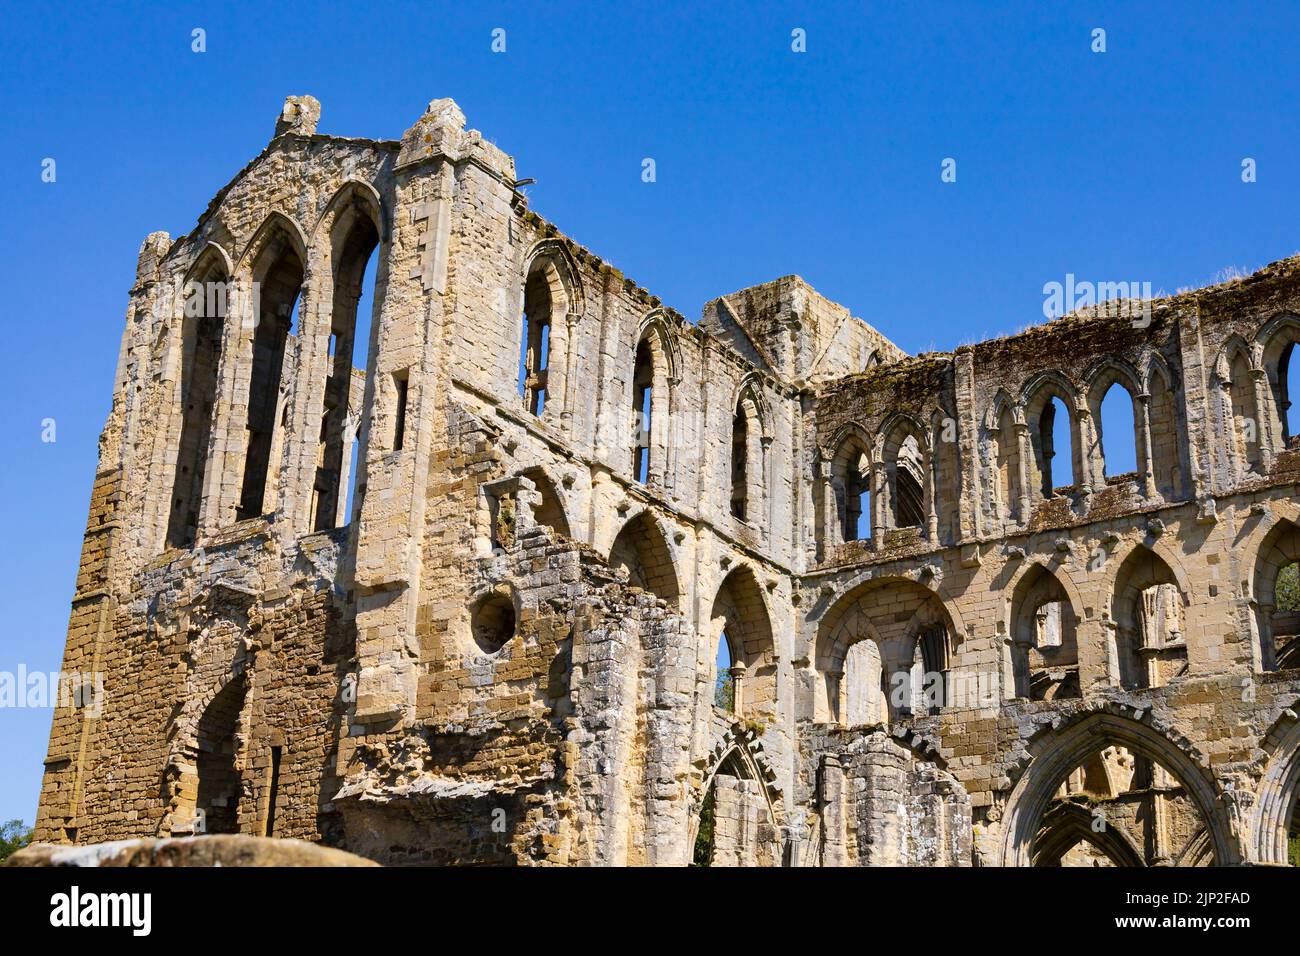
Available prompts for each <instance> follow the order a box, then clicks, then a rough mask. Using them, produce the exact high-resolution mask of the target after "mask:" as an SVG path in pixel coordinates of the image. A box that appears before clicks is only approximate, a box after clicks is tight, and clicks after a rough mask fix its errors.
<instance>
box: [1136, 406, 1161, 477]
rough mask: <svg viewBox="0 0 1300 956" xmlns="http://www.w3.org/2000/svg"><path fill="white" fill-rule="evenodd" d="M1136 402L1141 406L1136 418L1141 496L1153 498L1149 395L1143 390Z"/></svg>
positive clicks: (1153, 466)
mask: <svg viewBox="0 0 1300 956" xmlns="http://www.w3.org/2000/svg"><path fill="white" fill-rule="evenodd" d="M1137 400H1138V404H1139V405H1140V406H1141V407H1142V415H1141V417H1140V418H1139V419H1138V428H1139V429H1140V430H1141V438H1142V440H1141V443H1140V445H1139V449H1140V451H1141V454H1142V461H1141V463H1140V464H1141V467H1142V496H1143V497H1144V498H1154V497H1155V496H1156V477H1155V462H1154V456H1153V454H1152V451H1151V395H1150V393H1148V392H1143V393H1142V394H1141V395H1139V396H1138V397H1137Z"/></svg>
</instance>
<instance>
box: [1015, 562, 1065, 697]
mask: <svg viewBox="0 0 1300 956" xmlns="http://www.w3.org/2000/svg"><path fill="white" fill-rule="evenodd" d="M1077 628H1078V621H1077V619H1076V617H1075V614H1074V608H1073V607H1072V606H1071V604H1070V600H1069V598H1068V597H1067V595H1066V593H1065V588H1064V587H1063V586H1062V585H1061V582H1060V581H1058V580H1057V578H1056V576H1055V575H1053V574H1052V573H1051V572H1050V571H1048V570H1047V569H1046V568H1044V567H1042V566H1041V565H1036V566H1034V568H1033V569H1031V570H1030V571H1029V572H1028V573H1026V575H1025V576H1024V578H1022V579H1021V581H1020V583H1019V584H1018V585H1017V586H1016V590H1015V592H1014V594H1013V596H1012V634H1011V655H1012V683H1013V686H1014V690H1015V696H1016V697H1021V698H1028V699H1029V700H1061V699H1065V698H1070V697H1079V696H1080V686H1079V645H1078V637H1077Z"/></svg>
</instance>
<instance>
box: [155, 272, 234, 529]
mask: <svg viewBox="0 0 1300 956" xmlns="http://www.w3.org/2000/svg"><path fill="white" fill-rule="evenodd" d="M228 284H229V280H228V277H227V276H226V273H225V270H224V269H221V268H220V267H218V266H213V267H211V268H209V269H208V270H207V271H206V272H204V273H201V274H200V276H199V278H197V279H195V280H194V281H193V282H192V283H191V285H190V286H188V287H187V289H186V290H185V318H184V319H183V321H182V324H181V409H182V417H181V437H180V445H179V447H178V449H177V454H176V474H175V478H174V479H173V482H172V496H171V514H170V515H169V516H168V520H167V547H169V548H188V547H190V546H191V545H193V544H194V540H195V537H196V535H197V532H198V525H199V507H200V505H201V503H202V500H203V478H204V475H205V473H206V471H207V463H208V442H209V439H210V438H211V435H212V419H213V412H214V410H215V408H216V398H217V371H218V368H219V367H220V364H221V343H222V338H223V337H224V335H225V324H226V291H227V287H228Z"/></svg>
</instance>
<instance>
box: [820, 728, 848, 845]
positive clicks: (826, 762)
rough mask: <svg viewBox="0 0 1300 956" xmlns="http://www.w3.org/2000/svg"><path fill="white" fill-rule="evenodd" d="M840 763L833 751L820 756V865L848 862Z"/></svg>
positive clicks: (842, 771) (844, 804)
mask: <svg viewBox="0 0 1300 956" xmlns="http://www.w3.org/2000/svg"><path fill="white" fill-rule="evenodd" d="M847 787H848V781H847V780H846V779H845V774H844V767H843V766H842V765H841V763H840V758H839V756H838V755H836V754H826V756H824V757H822V772H821V795H820V796H821V805H822V859H821V863H822V866H848V862H849V859H848V846H847V843H848V832H847V831H848V826H847V824H848V807H847V806H846V803H847V794H846V790H847Z"/></svg>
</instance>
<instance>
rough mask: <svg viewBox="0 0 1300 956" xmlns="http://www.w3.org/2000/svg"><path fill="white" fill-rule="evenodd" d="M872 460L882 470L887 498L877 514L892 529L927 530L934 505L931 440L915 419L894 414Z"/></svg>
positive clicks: (883, 429)
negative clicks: (910, 528)
mask: <svg viewBox="0 0 1300 956" xmlns="http://www.w3.org/2000/svg"><path fill="white" fill-rule="evenodd" d="M873 458H874V460H875V461H877V462H879V463H880V465H881V466H882V468H883V472H882V474H881V475H880V479H879V480H878V481H877V483H876V484H877V488H878V493H879V494H881V495H882V496H883V498H884V500H883V501H880V502H878V503H877V504H876V508H875V513H876V515H878V516H879V517H880V518H881V519H882V521H883V523H884V524H885V525H886V526H887V527H889V528H906V527H915V528H921V529H928V527H929V512H930V510H931V507H932V505H933V499H932V498H931V495H932V483H931V480H930V479H931V475H930V469H931V462H930V436H929V433H928V429H927V428H926V427H925V425H924V424H922V422H921V421H920V420H919V419H917V418H916V417H915V416H913V415H909V414H907V413H905V412H895V413H893V414H892V415H890V416H889V417H888V418H887V419H886V420H885V421H884V423H883V424H882V425H881V427H880V430H879V431H878V432H877V433H876V447H875V450H874V454H873Z"/></svg>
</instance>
